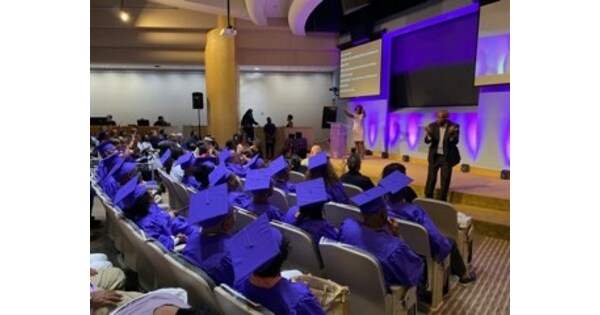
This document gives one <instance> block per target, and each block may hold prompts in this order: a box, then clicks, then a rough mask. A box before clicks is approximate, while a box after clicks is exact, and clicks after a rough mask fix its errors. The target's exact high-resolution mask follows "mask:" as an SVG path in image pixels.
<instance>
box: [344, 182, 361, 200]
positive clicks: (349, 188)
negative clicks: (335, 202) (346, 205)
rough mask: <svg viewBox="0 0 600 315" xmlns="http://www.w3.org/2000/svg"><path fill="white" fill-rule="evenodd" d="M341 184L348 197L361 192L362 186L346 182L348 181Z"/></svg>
mask: <svg viewBox="0 0 600 315" xmlns="http://www.w3.org/2000/svg"><path fill="white" fill-rule="evenodd" d="M342 185H343V186H344V192H345V193H346V196H348V198H352V197H354V196H356V195H360V194H362V192H363V190H362V188H360V187H358V186H355V185H352V184H348V183H342Z"/></svg>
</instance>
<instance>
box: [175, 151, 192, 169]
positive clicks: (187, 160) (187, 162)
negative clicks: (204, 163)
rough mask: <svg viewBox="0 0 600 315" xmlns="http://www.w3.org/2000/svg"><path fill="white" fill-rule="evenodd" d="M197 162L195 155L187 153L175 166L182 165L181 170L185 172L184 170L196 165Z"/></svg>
mask: <svg viewBox="0 0 600 315" xmlns="http://www.w3.org/2000/svg"><path fill="white" fill-rule="evenodd" d="M195 161H196V158H195V157H194V153H192V152H187V153H186V154H184V155H182V156H180V157H179V158H178V159H177V161H175V164H174V166H176V165H181V169H182V170H184V169H186V168H188V167H190V166H192V165H194V162H195Z"/></svg>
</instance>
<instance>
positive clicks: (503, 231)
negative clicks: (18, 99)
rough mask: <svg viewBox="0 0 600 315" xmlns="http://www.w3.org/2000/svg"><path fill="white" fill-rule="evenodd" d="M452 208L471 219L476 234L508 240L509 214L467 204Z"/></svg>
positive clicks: (456, 205) (455, 205)
mask: <svg viewBox="0 0 600 315" xmlns="http://www.w3.org/2000/svg"><path fill="white" fill-rule="evenodd" d="M454 207H455V208H456V209H457V210H458V211H461V212H464V213H466V214H467V215H469V216H470V217H472V218H473V224H474V226H475V231H476V233H477V234H481V235H485V236H489V237H494V238H500V239H505V240H510V212H508V211H502V210H496V209H490V208H484V207H477V206H472V205H467V204H454Z"/></svg>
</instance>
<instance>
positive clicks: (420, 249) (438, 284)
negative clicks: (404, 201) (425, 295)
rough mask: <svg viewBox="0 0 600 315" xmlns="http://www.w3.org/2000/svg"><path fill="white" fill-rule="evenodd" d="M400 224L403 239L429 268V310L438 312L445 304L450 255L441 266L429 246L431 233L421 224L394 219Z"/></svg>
mask: <svg viewBox="0 0 600 315" xmlns="http://www.w3.org/2000/svg"><path fill="white" fill-rule="evenodd" d="M392 220H394V221H396V222H398V223H399V224H400V234H401V235H402V239H403V240H404V241H405V242H406V244H407V245H408V246H409V247H410V249H411V250H412V251H413V252H414V253H415V254H417V255H419V256H421V257H422V258H424V259H425V264H426V266H427V291H429V292H430V293H431V304H430V305H429V307H428V308H429V310H430V311H432V312H435V311H437V310H438V309H439V308H440V306H442V304H443V299H444V293H443V291H444V285H445V284H448V277H449V276H450V270H449V268H450V255H448V257H446V259H444V261H443V262H442V263H441V264H440V263H438V262H437V261H436V260H435V257H433V256H432V255H431V244H429V233H427V230H426V229H425V228H424V227H423V226H422V225H420V224H416V223H413V222H410V221H405V220H400V219H396V218H393V219H392Z"/></svg>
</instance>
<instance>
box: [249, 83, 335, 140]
mask: <svg viewBox="0 0 600 315" xmlns="http://www.w3.org/2000/svg"><path fill="white" fill-rule="evenodd" d="M332 80H333V78H332V74H331V73H295V74H292V73H289V74H287V73H275V74H273V73H266V74H265V73H241V74H240V107H239V117H240V119H241V117H242V116H243V115H244V113H245V112H246V110H247V109H249V108H252V109H253V112H254V119H255V120H256V121H257V122H258V123H259V124H260V125H261V126H264V124H265V123H266V121H267V117H271V119H272V121H273V123H274V124H275V125H276V126H283V125H285V124H286V122H287V121H286V119H287V115H288V114H291V115H292V116H294V126H296V127H299V126H302V127H306V126H308V127H313V128H315V141H316V142H320V141H322V140H323V139H324V138H325V137H327V136H328V134H329V129H324V130H322V129H321V119H322V115H323V107H324V106H331V105H332V101H331V99H332V96H333V94H332V93H331V92H330V91H329V88H331V87H332V86H333V83H332Z"/></svg>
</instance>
